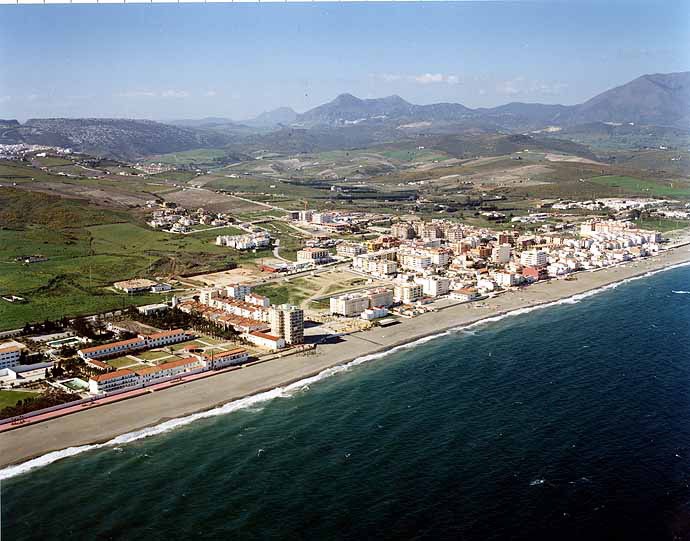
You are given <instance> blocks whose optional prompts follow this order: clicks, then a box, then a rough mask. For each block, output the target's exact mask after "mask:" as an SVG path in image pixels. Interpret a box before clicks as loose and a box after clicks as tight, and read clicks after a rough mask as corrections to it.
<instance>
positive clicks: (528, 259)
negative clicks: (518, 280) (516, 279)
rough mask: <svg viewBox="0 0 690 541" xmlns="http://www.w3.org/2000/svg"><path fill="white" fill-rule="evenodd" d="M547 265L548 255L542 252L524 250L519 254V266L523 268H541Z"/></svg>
mask: <svg viewBox="0 0 690 541" xmlns="http://www.w3.org/2000/svg"><path fill="white" fill-rule="evenodd" d="M548 263H549V255H548V254H547V253H546V252H543V251H542V250H525V251H524V252H522V253H521V254H520V264H521V265H522V266H524V267H543V266H545V265H548Z"/></svg>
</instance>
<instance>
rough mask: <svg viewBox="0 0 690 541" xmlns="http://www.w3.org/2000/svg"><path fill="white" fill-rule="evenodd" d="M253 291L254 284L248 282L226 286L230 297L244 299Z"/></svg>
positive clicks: (226, 291) (226, 292)
mask: <svg viewBox="0 0 690 541" xmlns="http://www.w3.org/2000/svg"><path fill="white" fill-rule="evenodd" d="M251 292H252V286H248V285H247V284H231V285H229V286H228V287H226V288H225V294H226V295H227V296H228V297H234V298H235V299H239V300H244V298H245V297H246V296H247V295H249V294H250V293H251Z"/></svg>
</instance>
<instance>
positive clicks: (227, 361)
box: [204, 348, 249, 370]
mask: <svg viewBox="0 0 690 541" xmlns="http://www.w3.org/2000/svg"><path fill="white" fill-rule="evenodd" d="M247 359H249V354H248V353H247V350H246V349H244V348H237V349H231V350H230V351H221V352H220V353H214V354H212V355H204V362H205V363H206V367H207V368H209V369H212V370H217V369H219V368H224V367H226V366H232V365H235V364H243V363H246V362H247Z"/></svg>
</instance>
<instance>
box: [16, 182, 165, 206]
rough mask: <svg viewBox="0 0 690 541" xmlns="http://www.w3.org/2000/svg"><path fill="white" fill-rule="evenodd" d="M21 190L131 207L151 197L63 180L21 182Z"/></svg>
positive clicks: (106, 204)
mask: <svg viewBox="0 0 690 541" xmlns="http://www.w3.org/2000/svg"><path fill="white" fill-rule="evenodd" d="M20 187H21V188H22V189H23V190H28V191H33V192H42V193H47V194H51V195H57V196H59V197H64V198H67V199H86V200H88V201H90V202H91V203H94V204H96V205H105V206H111V207H112V206H115V207H118V206H119V207H123V206H124V207H132V206H142V205H145V204H146V201H148V200H150V199H152V198H153V196H152V195H151V194H147V193H139V194H136V193H131V192H124V191H118V190H116V189H108V190H104V189H101V188H98V187H95V186H85V185H80V184H68V183H63V182H33V183H30V184H29V183H27V184H22V185H21V186H20Z"/></svg>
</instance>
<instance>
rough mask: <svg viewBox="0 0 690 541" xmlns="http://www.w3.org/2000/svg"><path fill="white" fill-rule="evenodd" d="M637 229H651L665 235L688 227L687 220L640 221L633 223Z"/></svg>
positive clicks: (689, 224)
mask: <svg viewBox="0 0 690 541" xmlns="http://www.w3.org/2000/svg"><path fill="white" fill-rule="evenodd" d="M635 224H636V225H637V227H639V228H641V229H652V230H655V231H661V232H662V233H666V232H668V231H676V230H679V229H685V228H686V227H689V226H690V223H688V221H687V220H667V219H644V218H642V219H640V220H637V221H636V222H635Z"/></svg>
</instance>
